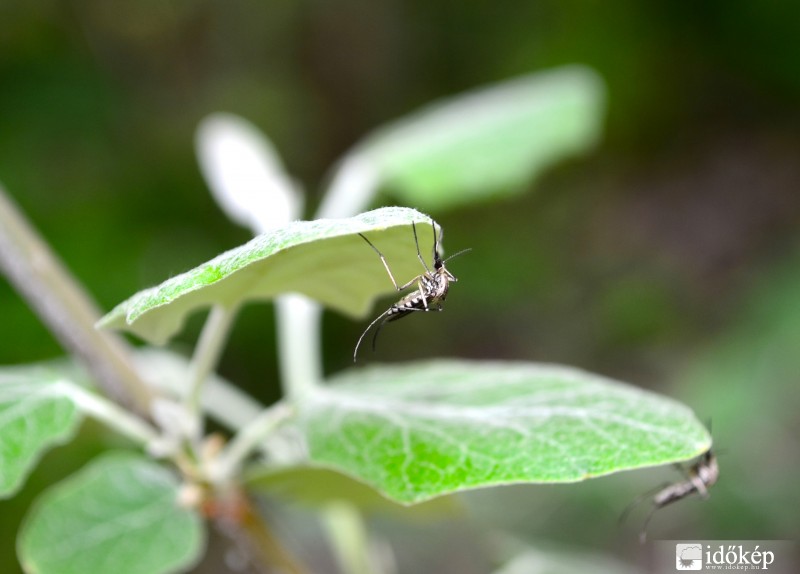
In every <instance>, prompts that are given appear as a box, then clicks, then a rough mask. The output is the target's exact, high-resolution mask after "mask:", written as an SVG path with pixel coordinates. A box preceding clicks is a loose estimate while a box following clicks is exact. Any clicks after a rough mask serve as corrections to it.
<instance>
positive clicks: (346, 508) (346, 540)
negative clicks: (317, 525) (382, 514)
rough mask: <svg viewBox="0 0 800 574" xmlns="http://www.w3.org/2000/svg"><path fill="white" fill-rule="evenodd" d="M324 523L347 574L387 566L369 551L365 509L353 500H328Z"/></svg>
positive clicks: (373, 571) (369, 572) (375, 571)
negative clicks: (377, 560) (379, 564)
mask: <svg viewBox="0 0 800 574" xmlns="http://www.w3.org/2000/svg"><path fill="white" fill-rule="evenodd" d="M322 518H323V525H324V526H325V529H326V530H327V532H328V537H329V539H330V542H331V545H332V546H333V550H334V554H335V555H336V561H337V562H338V563H339V570H341V571H342V572H346V573H347V574H378V573H379V572H382V571H383V569H382V568H380V567H379V566H378V564H376V560H374V558H373V557H372V556H370V553H369V539H368V535H367V529H366V527H365V526H364V521H363V520H362V517H361V513H360V512H359V511H358V509H357V508H356V507H355V506H354V505H353V504H351V503H350V502H347V501H344V500H341V501H337V502H331V503H329V504H327V505H326V506H325V508H324V510H323V513H322Z"/></svg>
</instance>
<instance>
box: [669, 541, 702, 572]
mask: <svg viewBox="0 0 800 574" xmlns="http://www.w3.org/2000/svg"><path fill="white" fill-rule="evenodd" d="M675 568H676V569H677V570H702V569H703V546H702V545H701V544H676V545H675Z"/></svg>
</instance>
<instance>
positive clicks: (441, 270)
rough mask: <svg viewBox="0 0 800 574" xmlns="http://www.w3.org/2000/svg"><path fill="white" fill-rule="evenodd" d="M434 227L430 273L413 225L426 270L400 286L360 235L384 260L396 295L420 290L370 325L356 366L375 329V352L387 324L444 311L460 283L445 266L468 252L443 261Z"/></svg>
mask: <svg viewBox="0 0 800 574" xmlns="http://www.w3.org/2000/svg"><path fill="white" fill-rule="evenodd" d="M431 227H432V228H433V263H432V267H433V269H431V268H430V267H428V264H427V263H425V260H424V259H423V258H422V254H421V253H420V251H419V240H418V238H417V226H416V225H415V224H414V223H412V224H411V230H412V231H413V233H414V243H415V244H416V246H417V258H418V259H419V261H420V263H422V266H423V267H424V268H425V272H424V273H421V274H419V275H417V276H416V277H414V278H413V279H411V281H409V282H408V283H405V284H404V285H398V284H397V281H396V280H395V278H394V275H393V274H392V270H391V269H389V264H388V263H386V258H385V257H384V256H383V253H381V252H380V251H378V248H377V247H375V246H374V245H373V244H372V242H371V241H370V240H369V239H367V238H366V237H365V236H364V235H363V234H361V233H359V235H360V236H361V238H362V239H363V240H364V241H366V242H367V245H369V246H370V247H371V248H372V250H373V251H375V253H377V254H378V257H380V258H381V263H383V267H384V268H385V269H386V273H388V274H389V279H391V280H392V285H394V288H395V289H396V290H397V291H402V290H403V289H407V288H409V287H411V286H412V285H414V284H415V283H416V284H417V288H416V289H415V290H414V291H412V292H410V293H409V294H408V295H405V296H404V297H402V298H401V299H400V300H399V301H398V302H397V303H394V304H393V305H392V306H391V307H389V308H388V309H387V310H386V311H384V312H383V313H381V314H380V315H378V317H377V318H375V320H374V321H372V323H370V324H369V325H368V326H367V328H366V329H364V332H363V333H361V336H360V337H359V338H358V342H357V343H356V348H355V350H354V351H353V362H356V357H357V355H358V348H359V346H361V341H362V340H363V339H364V337H365V336H366V334H367V332H369V330H370V329H371V328H372V327H373V326H375V325H376V324H377V325H378V328H377V329H375V334H374V335H373V337H372V350H373V351H374V350H375V341H377V339H378V333H380V330H381V328H382V327H383V325H384V324H385V323H388V322H389V321H396V320H398V319H402V318H403V317H405V316H407V315H409V314H410V313H414V312H416V311H423V312H428V311H441V310H442V302H443V301H444V300H445V299H446V298H447V291H448V289H449V288H450V283H455V282H456V281H458V279H456V277H455V275H453V274H452V273H450V271H448V270H447V268H446V267H445V263H447V262H448V261H449V260H450V259H452V258H453V257H455V256H456V255H461V254H462V253H466V252H467V251H469V249H464V250H462V251H459V252H458V253H454V254H453V255H451V256H450V257H448V258H447V259H444V260H443V259H442V258H441V255H440V251H439V248H440V244H441V241H442V235H441V233H439V235H438V237H437V235H436V223H434V221H433V220H431Z"/></svg>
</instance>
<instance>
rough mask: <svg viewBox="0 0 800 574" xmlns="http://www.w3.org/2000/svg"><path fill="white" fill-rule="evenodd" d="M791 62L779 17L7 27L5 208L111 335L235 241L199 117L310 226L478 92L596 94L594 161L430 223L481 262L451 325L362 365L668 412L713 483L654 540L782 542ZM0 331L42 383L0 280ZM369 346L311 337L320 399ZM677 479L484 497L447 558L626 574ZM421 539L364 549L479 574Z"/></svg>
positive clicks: (357, 9)
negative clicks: (257, 132)
mask: <svg viewBox="0 0 800 574" xmlns="http://www.w3.org/2000/svg"><path fill="white" fill-rule="evenodd" d="M798 38H800V4H799V3H792V2H775V3H769V4H767V3H756V2H743V1H733V2H731V1H728V2H721V1H706V2H702V3H678V2H670V1H668V0H662V1H653V2H636V1H633V0H628V1H625V0H617V1H611V2H593V1H575V0H562V1H560V2H555V1H552V0H547V1H530V2H496V1H491V2H490V1H488V0H479V1H466V2H461V3H457V4H454V3H451V2H443V1H439V0H426V1H421V0H414V1H407V2H399V1H387V0H378V1H376V0H340V1H336V2H323V1H321V0H306V1H301V2H291V1H288V0H277V1H272V2H253V1H232V2H224V3H223V2H212V1H197V2H192V1H188V0H184V1H175V2H170V3H164V2H156V1H152V0H147V1H143V2H138V3H120V2H107V1H100V0H83V1H77V0H75V1H62V2H58V1H55V0H35V1H33V2H22V1H19V0H4V1H3V2H2V3H0V181H2V182H3V184H4V185H5V186H6V187H7V189H8V191H9V192H10V194H11V195H12V197H14V199H15V200H16V201H17V202H18V203H19V205H20V206H21V207H22V209H23V210H24V211H25V212H26V213H27V214H28V216H29V217H30V218H31V220H32V221H33V222H34V223H35V225H36V226H37V227H38V228H39V230H40V231H41V232H42V234H43V235H44V236H45V237H46V238H47V239H48V240H49V241H50V242H51V244H52V245H53V246H54V248H55V250H56V251H57V252H58V253H59V254H60V255H61V256H62V257H63V259H64V260H65V262H66V263H67V264H68V265H69V267H70V268H71V269H72V270H73V272H74V273H75V274H76V275H77V277H78V278H79V279H80V280H81V281H82V282H83V283H84V284H85V285H86V286H87V288H88V289H89V291H90V292H91V293H92V294H93V295H94V296H95V297H96V299H97V300H98V302H99V304H100V306H101V307H102V308H103V309H109V308H111V307H112V306H113V305H114V304H116V303H117V302H119V301H121V300H122V299H124V298H126V297H128V296H129V295H130V294H132V293H133V292H135V291H137V290H139V289H141V288H143V287H146V286H149V285H151V284H154V283H157V282H160V281H161V280H163V279H165V278H166V277H168V276H171V275H175V274H177V273H179V272H181V271H184V270H186V269H188V268H190V267H192V266H194V265H196V264H198V263H200V262H202V261H205V260H206V259H208V258H210V257H212V256H214V255H216V254H217V253H218V252H220V251H222V250H224V249H227V248H229V247H232V246H235V245H238V244H239V243H242V242H244V241H245V240H247V239H248V237H249V235H248V232H247V231H246V230H244V229H240V228H237V227H235V226H234V225H233V224H231V223H229V222H228V221H227V220H226V219H225V218H224V216H223V215H222V214H221V212H220V211H219V210H218V208H217V207H216V205H215V204H214V202H213V200H212V199H211V197H210V195H209V194H208V192H207V190H206V187H205V184H204V182H203V180H202V178H201V176H200V173H199V169H198V166H197V162H196V159H195V157H194V149H193V136H194V129H195V127H196V125H197V123H198V122H199V121H200V120H201V119H202V118H203V117H204V116H205V115H206V114H208V113H210V112H214V111H219V110H225V111H231V112H234V113H237V114H240V115H242V116H244V117H246V118H248V119H250V120H251V121H253V122H254V123H255V124H256V125H258V126H259V127H260V128H261V129H262V130H263V131H264V132H265V133H266V134H268V135H269V137H270V138H272V140H273V141H274V143H275V144H276V146H277V148H278V150H279V151H280V153H281V154H282V156H283V159H284V161H285V163H286V166H287V168H288V170H289V171H290V172H291V173H292V174H293V175H294V176H295V177H296V178H297V179H298V180H299V181H301V182H302V183H303V185H304V186H305V187H306V189H307V190H308V198H309V202H310V204H311V205H312V206H313V205H315V204H316V203H317V202H318V201H319V199H320V198H319V192H320V190H321V189H322V188H323V187H324V183H325V182H326V181H327V178H328V177H329V176H330V169H331V166H332V165H333V163H334V162H335V161H336V159H337V158H339V157H340V156H341V155H342V154H343V153H344V152H345V151H346V150H347V149H348V148H349V147H350V146H351V145H352V144H354V143H355V142H356V141H357V140H358V139H359V138H360V137H362V136H363V135H364V134H366V133H367V132H368V131H370V130H371V129H373V128H375V127H377V126H380V125H381V124H383V123H385V122H387V121H390V120H392V119H395V118H397V117H399V116H402V115H404V114H406V113H408V112H410V111H412V110H414V109H415V108H417V107H419V106H420V105H423V104H425V103H427V102H429V101H431V100H433V99H435V98H439V97H442V96H446V95H451V94H455V93H457V92H460V91H463V90H466V89H469V88H473V87H475V86H480V85H484V84H489V83H492V82H496V81H501V80H504V79H508V78H511V77H514V76H516V75H520V74H526V73H530V72H534V71H537V70H544V69H547V68H550V67H553V66H557V65H562V64H570V63H581V64H585V65H588V66H591V67H593V68H594V69H595V70H596V71H597V72H598V73H599V74H600V75H601V76H602V77H603V78H604V80H605V81H606V83H607V87H608V114H607V120H606V129H605V135H604V137H603V139H602V142H601V144H600V145H599V146H597V147H596V149H595V150H593V152H592V153H591V154H589V155H587V156H585V157H582V158H576V159H573V160H570V161H569V162H563V163H562V164H560V165H559V166H558V167H557V168H555V169H553V170H551V171H550V172H549V173H548V174H547V176H546V177H544V178H542V179H540V180H538V181H536V182H532V183H531V193H528V194H527V195H524V196H520V197H517V198H513V199H507V200H503V201H500V202H495V203H486V204H481V205H475V206H473V207H465V208H460V209H459V210H457V211H449V212H446V213H442V214H436V213H434V214H433V215H434V216H435V217H436V218H437V219H438V220H439V221H440V223H442V225H443V226H444V227H445V229H446V230H447V240H446V246H447V247H448V249H449V250H450V251H451V252H454V251H456V250H458V249H461V248H463V247H472V248H473V251H472V252H471V253H470V254H469V255H468V256H464V257H460V258H458V259H457V260H454V261H453V262H452V264H451V265H450V267H451V269H452V271H453V272H454V273H455V274H456V275H457V276H458V277H459V278H460V279H461V281H460V282H459V283H458V284H457V285H455V286H454V287H453V292H452V295H451V297H450V299H449V300H448V309H447V313H445V314H442V315H437V314H431V316H422V317H415V319H414V320H409V321H403V322H400V323H397V324H393V325H392V328H391V329H389V328H387V329H386V330H385V331H384V332H383V333H382V335H381V339H380V341H379V345H378V352H377V354H376V355H375V356H374V359H373V358H371V357H369V360H382V361H383V360H385V361H392V360H404V359H416V358H422V357H432V356H448V355H450V356H462V357H475V358H502V359H521V360H534V361H544V362H560V363H567V364H571V365H576V366H579V367H582V368H585V369H589V370H592V371H595V372H599V373H602V374H605V375H608V376H611V377H614V378H618V379H621V380H625V381H629V382H632V383H635V384H639V385H641V386H644V387H649V388H654V389H656V390H658V391H660V392H663V393H666V394H669V395H671V396H673V397H675V398H676V399H678V400H680V401H682V402H685V403H686V404H688V405H690V406H691V407H693V408H694V409H695V410H696V412H697V413H698V416H699V417H701V418H703V419H708V420H711V421H713V434H714V437H715V445H716V446H717V448H719V450H720V451H721V452H722V454H721V455H720V466H721V469H722V475H721V479H720V483H719V484H718V485H717V487H716V488H715V489H714V491H713V493H712V497H711V499H710V501H708V502H705V503H703V504H697V503H696V501H691V502H686V503H684V504H681V505H678V506H675V507H670V508H669V509H666V510H664V511H663V512H660V513H659V514H657V515H656V518H655V519H654V521H653V523H652V525H651V531H650V535H651V537H654V538H659V537H663V538H673V539H681V538H682V539H691V538H706V539H713V538H720V539H724V538H729V539H730V538H736V539H797V538H798V535H800V519H798V517H797V511H796V509H797V507H798V503H800V495H798V489H797V486H796V485H797V476H798V475H799V474H800V450H798V448H797V440H798V435H800V418H798V416H797V412H798V408H799V407H800V390H799V389H798V383H800V193H799V192H798V190H800V159H798V158H800V42H798ZM386 201H388V202H390V203H391V200H388V199H387V200H386ZM412 207H413V206H412ZM309 213H311V210H308V211H307V214H309ZM0 317H2V325H3V328H2V331H0V364H3V365H5V364H16V363H22V362H29V361H35V360H39V359H43V358H49V357H53V356H57V355H59V354H60V352H61V351H60V348H59V346H58V344H57V343H56V342H55V341H54V340H53V339H52V337H50V335H49V334H48V333H47V331H46V330H45V329H44V328H43V327H42V326H41V325H40V324H39V322H38V320H37V319H36V318H35V316H34V315H33V314H32V313H31V312H30V311H29V310H28V309H27V307H26V306H25V304H24V303H23V302H22V301H21V300H20V298H19V297H18V296H17V295H16V294H15V292H14V291H13V290H12V289H11V287H10V286H9V285H8V284H7V283H6V282H5V281H3V280H0ZM201 324H202V318H200V317H197V318H195V319H194V320H193V321H192V322H191V324H190V327H189V328H188V329H187V331H186V332H185V333H184V334H183V335H182V336H181V337H180V341H179V342H178V343H177V346H178V347H179V348H180V346H181V345H183V346H184V347H185V348H189V345H191V343H192V342H193V341H194V339H195V337H196V335H197V331H198V328H199V326H200V325H201ZM363 327H364V324H362V323H356V322H352V321H350V320H347V319H345V318H343V317H340V316H335V315H326V317H325V323H324V353H325V361H326V370H327V371H328V372H334V371H336V370H339V369H341V368H345V367H347V366H348V365H349V363H350V360H351V359H350V357H351V356H352V347H353V344H354V343H355V340H356V339H357V337H358V335H359V334H360V332H361V329H362V328H363ZM273 331H274V326H273V312H272V309H271V307H269V306H267V305H252V306H250V307H248V308H247V309H246V312H245V313H243V314H242V316H241V318H240V320H239V322H238V323H237V325H236V328H235V330H234V333H233V336H232V340H231V342H230V345H229V347H228V349H227V351H226V353H225V357H224V360H223V364H222V368H221V371H222V373H223V374H224V375H225V376H226V377H228V378H229V379H230V380H233V381H235V382H237V384H240V385H241V386H242V387H244V388H246V389H248V390H249V391H250V392H252V393H253V394H255V395H256V396H257V397H258V398H259V399H260V400H262V401H265V402H268V401H271V400H274V399H275V398H276V397H277V396H278V382H277V366H276V356H275V350H274V346H275V341H274V333H273ZM81 438H82V440H81V441H80V448H79V449H75V448H73V449H58V450H56V451H54V452H53V453H51V454H50V455H48V456H47V457H46V459H45V463H44V464H43V465H42V466H41V467H40V468H39V469H38V470H37V472H36V473H35V474H34V476H33V477H32V479H31V480H30V482H29V484H28V486H27V487H26V488H25V490H24V491H23V493H22V495H21V496H20V497H19V498H17V499H15V500H13V501H3V502H0V572H15V571H16V569H17V568H18V566H16V561H15V560H14V558H13V537H14V532H15V530H16V528H17V526H18V524H19V521H20V519H21V516H22V515H23V513H24V511H25V509H26V507H27V505H28V504H29V503H30V500H31V497H33V496H34V495H35V494H36V493H37V492H38V491H39V490H41V488H43V487H44V485H46V484H47V483H48V482H51V481H53V480H57V479H59V478H62V477H63V476H65V475H66V473H68V472H69V471H70V470H73V469H75V468H76V467H78V466H80V464H81V463H82V461H83V460H85V459H86V457H88V456H90V455H91V454H92V453H93V452H95V451H96V450H98V449H101V448H106V447H107V446H108V445H109V444H111V443H112V442H113V441H114V440H115V439H113V438H109V437H107V436H105V435H99V434H98V433H97V432H96V428H95V427H93V426H91V425H88V426H87V427H86V428H85V429H84V431H83V433H82V435H81ZM677 477H678V474H677V473H676V472H674V471H672V469H667V468H661V469H653V470H648V471H644V472H640V473H629V474H626V475H619V476H613V477H608V478H604V479H600V480H595V481H589V482H587V483H585V484H581V485H573V486H560V487H553V486H549V487H535V486H527V487H512V488H507V489H496V490H491V491H481V492H477V493H474V494H470V495H467V496H464V497H462V502H463V504H464V506H465V507H466V508H467V515H468V516H469V520H470V522H469V524H470V525H471V526H469V527H464V528H463V530H464V531H463V532H462V531H461V529H451V530H449V531H448V535H447V536H448V537H449V538H452V537H454V536H456V537H463V538H465V539H474V538H482V537H483V534H485V532H486V531H488V530H489V529H495V530H496V531H499V532H508V533H512V534H514V535H515V536H517V537H519V538H520V539H522V540H524V541H526V542H527V543H529V544H531V545H533V546H535V547H543V546H544V547H550V546H551V545H557V546H558V547H560V548H567V549H568V551H570V552H576V553H577V552H583V551H587V550H591V551H599V552H602V553H606V554H608V555H609V556H615V557H618V558H620V559H622V560H626V561H632V562H633V563H636V561H637V559H638V554H640V553H641V552H642V550H641V549H640V548H638V546H637V544H636V535H637V530H638V527H639V524H640V522H637V520H639V518H635V519H634V520H633V521H632V523H631V524H629V525H627V527H625V528H623V529H622V530H620V529H617V527H616V519H617V517H618V515H619V513H620V512H621V510H622V509H623V508H624V507H625V505H626V504H627V503H628V502H629V501H630V500H632V499H633V498H634V497H635V496H636V495H637V494H639V493H640V492H643V491H644V490H646V489H647V488H650V487H652V486H655V485H657V484H659V483H661V482H664V481H667V480H673V479H675V478H677ZM381 520H382V519H381ZM436 524H437V523H436V522H433V523H424V524H420V523H410V525H409V523H404V522H402V521H400V522H398V523H393V524H390V525H387V524H386V523H385V521H379V522H378V523H376V524H375V528H376V529H378V530H380V531H382V532H383V531H386V532H395V533H396V531H400V534H396V535H397V537H399V539H400V540H402V541H405V542H403V543H407V542H408V540H409V539H410V540H412V541H414V544H416V543H420V542H423V541H424V542H425V543H427V544H434V545H433V548H434V549H435V552H437V553H439V554H440V556H441V559H440V562H439V563H438V564H439V568H440V569H439V570H438V571H440V572H447V571H454V572H455V571H458V572H471V571H473V570H470V569H469V568H473V569H475V570H474V571H476V572H480V571H482V570H481V569H480V568H481V566H480V564H481V563H480V561H471V562H470V563H469V564H468V565H465V564H463V563H462V562H463V560H462V561H459V560H458V555H459V552H458V545H457V544H455V543H453V544H455V545H453V544H451V545H448V544H444V545H442V544H438V545H437V544H436V543H435V542H434V541H433V538H434V537H433V534H435V533H437V532H441V529H440V528H438V527H437V526H436ZM387 536H389V537H390V538H391V536H392V535H391V534H387ZM449 538H448V539H449ZM458 540H461V539H460V538H459V539H458ZM398 544H399V545H400V547H402V544H401V543H400V542H398ZM415 548H417V549H418V550H419V547H418V546H415ZM418 550H417V551H418ZM432 552H434V551H433V550H432ZM401 565H403V564H402V562H401ZM448 565H449V567H450V569H451V570H447V567H448ZM407 568H411V566H407ZM407 571H413V570H407Z"/></svg>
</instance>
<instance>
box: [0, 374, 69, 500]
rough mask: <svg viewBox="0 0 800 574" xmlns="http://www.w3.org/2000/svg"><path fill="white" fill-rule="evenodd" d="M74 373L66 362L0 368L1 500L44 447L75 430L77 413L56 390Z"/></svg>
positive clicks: (53, 443)
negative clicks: (61, 363)
mask: <svg viewBox="0 0 800 574" xmlns="http://www.w3.org/2000/svg"><path fill="white" fill-rule="evenodd" d="M76 377H77V373H76V371H75V369H74V368H72V367H71V366H68V364H67V363H64V364H63V365H59V364H52V365H31V366H22V367H10V368H3V369H0V498H3V497H7V496H11V495H13V494H14V493H15V492H16V491H17V489H18V488H19V487H20V486H21V485H22V482H23V480H24V479H25V477H26V476H27V475H28V473H29V472H30V471H31V470H32V469H33V466H34V465H35V464H36V462H37V461H38V460H39V458H40V457H41V455H42V454H43V453H44V452H45V451H46V450H47V449H49V448H50V447H52V446H54V445H56V444H60V443H64V442H66V441H67V440H69V439H70V438H71V437H72V435H73V434H74V433H75V430H76V428H77V426H78V423H79V422H80V419H81V415H80V413H79V412H78V411H77V409H76V408H75V405H74V404H73V402H72V400H70V399H69V398H67V397H66V396H65V395H64V394H63V393H61V392H60V390H61V389H62V388H63V384H64V381H65V380H72V379H75V378H76Z"/></svg>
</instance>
